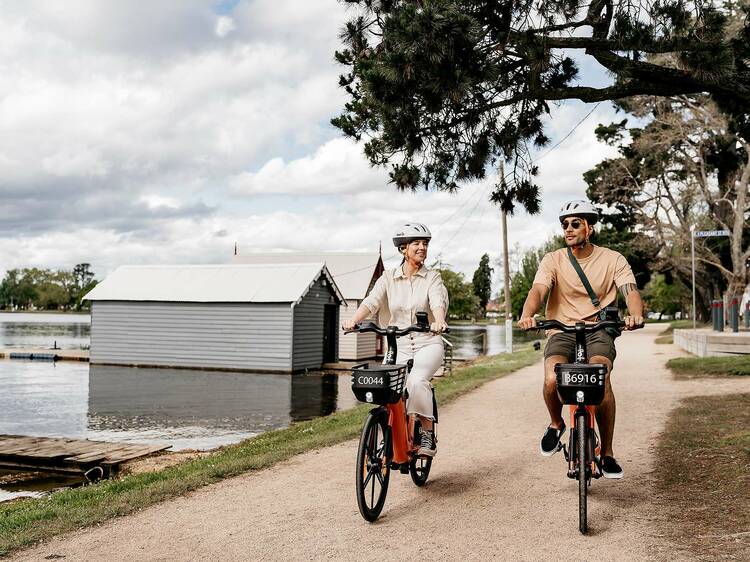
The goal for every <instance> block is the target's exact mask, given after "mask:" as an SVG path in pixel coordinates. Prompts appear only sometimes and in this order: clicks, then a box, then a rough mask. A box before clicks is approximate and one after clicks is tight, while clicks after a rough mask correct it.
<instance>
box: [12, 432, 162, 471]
mask: <svg viewBox="0 0 750 562" xmlns="http://www.w3.org/2000/svg"><path fill="white" fill-rule="evenodd" d="M168 448H169V445H166V446H164V445H142V444H134V443H106V442H103V441H89V440H86V439H65V438H58V437H28V436H24V435H0V469H6V470H23V471H29V472H52V473H57V474H67V475H71V476H76V475H79V476H83V477H85V478H87V479H88V480H92V481H93V480H99V479H101V478H108V477H109V476H111V475H113V474H115V473H116V472H117V471H118V470H119V467H120V464H122V463H124V462H126V461H129V460H132V459H136V458H139V457H144V456H146V455H150V454H152V453H156V452H159V451H163V450H165V449H168Z"/></svg>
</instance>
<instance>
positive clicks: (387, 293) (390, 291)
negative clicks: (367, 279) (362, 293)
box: [342, 223, 448, 457]
mask: <svg viewBox="0 0 750 562" xmlns="http://www.w3.org/2000/svg"><path fill="white" fill-rule="evenodd" d="M431 238H432V235H431V234H430V231H429V230H428V229H427V227H426V226H425V225H423V224H419V223H407V224H405V225H403V226H402V227H401V228H399V229H398V230H397V231H396V234H395V235H394V236H393V245H394V246H396V248H398V251H399V252H400V253H401V254H402V255H403V259H402V260H401V265H400V266H399V267H397V268H395V269H391V270H388V271H385V272H384V273H383V275H381V276H380V278H379V279H378V280H377V282H376V283H375V286H374V287H373V288H372V291H370V294H369V295H367V297H366V298H365V299H364V300H363V301H362V304H361V305H360V306H359V308H358V309H357V311H356V312H355V313H354V316H352V318H351V319H350V320H348V321H344V322H343V323H342V328H343V329H344V330H351V329H352V328H353V327H354V326H355V325H356V324H358V323H359V322H361V321H363V320H364V319H366V318H369V317H370V316H372V315H374V314H377V313H380V314H379V316H380V317H381V318H383V319H384V321H385V323H387V325H389V326H398V327H399V328H402V329H403V328H406V327H408V326H411V325H412V324H414V323H415V322H416V316H415V315H416V313H417V312H427V317H428V319H429V321H430V329H431V331H430V333H412V334H409V335H408V336H403V337H401V338H399V340H398V357H397V358H396V362H397V363H406V361H407V360H408V359H413V360H414V366H413V368H412V370H411V372H410V373H409V375H408V376H407V379H406V389H407V392H408V399H407V402H406V410H407V413H408V414H409V415H415V416H417V417H418V418H419V420H420V426H421V429H420V431H421V435H420V448H419V451H418V454H419V455H423V456H429V457H433V456H435V453H436V451H437V446H436V443H435V435H434V432H433V420H434V419H435V414H434V412H433V406H432V387H431V385H430V379H431V378H432V377H433V376H434V374H435V373H436V372H437V370H438V369H440V367H441V366H442V364H443V340H442V338H441V337H440V335H439V334H440V333H441V332H444V331H445V330H446V329H447V328H448V325H447V324H446V323H445V314H446V311H447V310H448V291H447V290H446V289H445V285H443V279H442V278H441V277H440V272H439V271H437V270H432V269H428V268H427V266H426V265H425V264H424V262H425V259H427V248H428V246H429V243H430V239H431ZM384 313H385V314H384ZM380 323H381V324H383V322H380Z"/></svg>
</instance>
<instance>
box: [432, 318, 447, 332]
mask: <svg viewBox="0 0 750 562" xmlns="http://www.w3.org/2000/svg"><path fill="white" fill-rule="evenodd" d="M447 330H448V324H446V323H445V321H441V320H436V321H435V322H433V323H432V324H430V332H432V333H433V334H442V333H443V332H446V331H447Z"/></svg>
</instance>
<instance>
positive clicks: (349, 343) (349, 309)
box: [339, 299, 377, 361]
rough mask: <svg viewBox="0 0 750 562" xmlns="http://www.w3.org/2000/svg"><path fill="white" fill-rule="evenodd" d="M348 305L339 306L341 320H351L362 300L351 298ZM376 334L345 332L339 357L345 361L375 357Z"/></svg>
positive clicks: (340, 343)
mask: <svg viewBox="0 0 750 562" xmlns="http://www.w3.org/2000/svg"><path fill="white" fill-rule="evenodd" d="M346 303H347V305H348V306H341V307H339V316H340V317H341V322H343V321H344V320H349V319H350V318H351V317H352V316H354V313H355V312H356V311H357V308H358V307H359V305H360V304H361V303H362V301H361V300H355V299H349V300H347V301H346ZM376 338H377V336H376V335H375V334H368V333H366V334H356V333H355V334H344V333H343V332H342V334H341V336H340V339H339V358H340V359H341V360H344V361H359V360H360V359H370V358H372V357H375V340H376Z"/></svg>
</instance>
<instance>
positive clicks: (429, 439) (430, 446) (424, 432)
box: [417, 427, 437, 457]
mask: <svg viewBox="0 0 750 562" xmlns="http://www.w3.org/2000/svg"><path fill="white" fill-rule="evenodd" d="M419 434H420V442H419V450H418V451H417V455H419V456H420V457H434V456H435V453H437V445H436V444H435V434H434V433H433V432H432V431H430V430H429V429H422V428H421V427H420V428H419Z"/></svg>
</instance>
